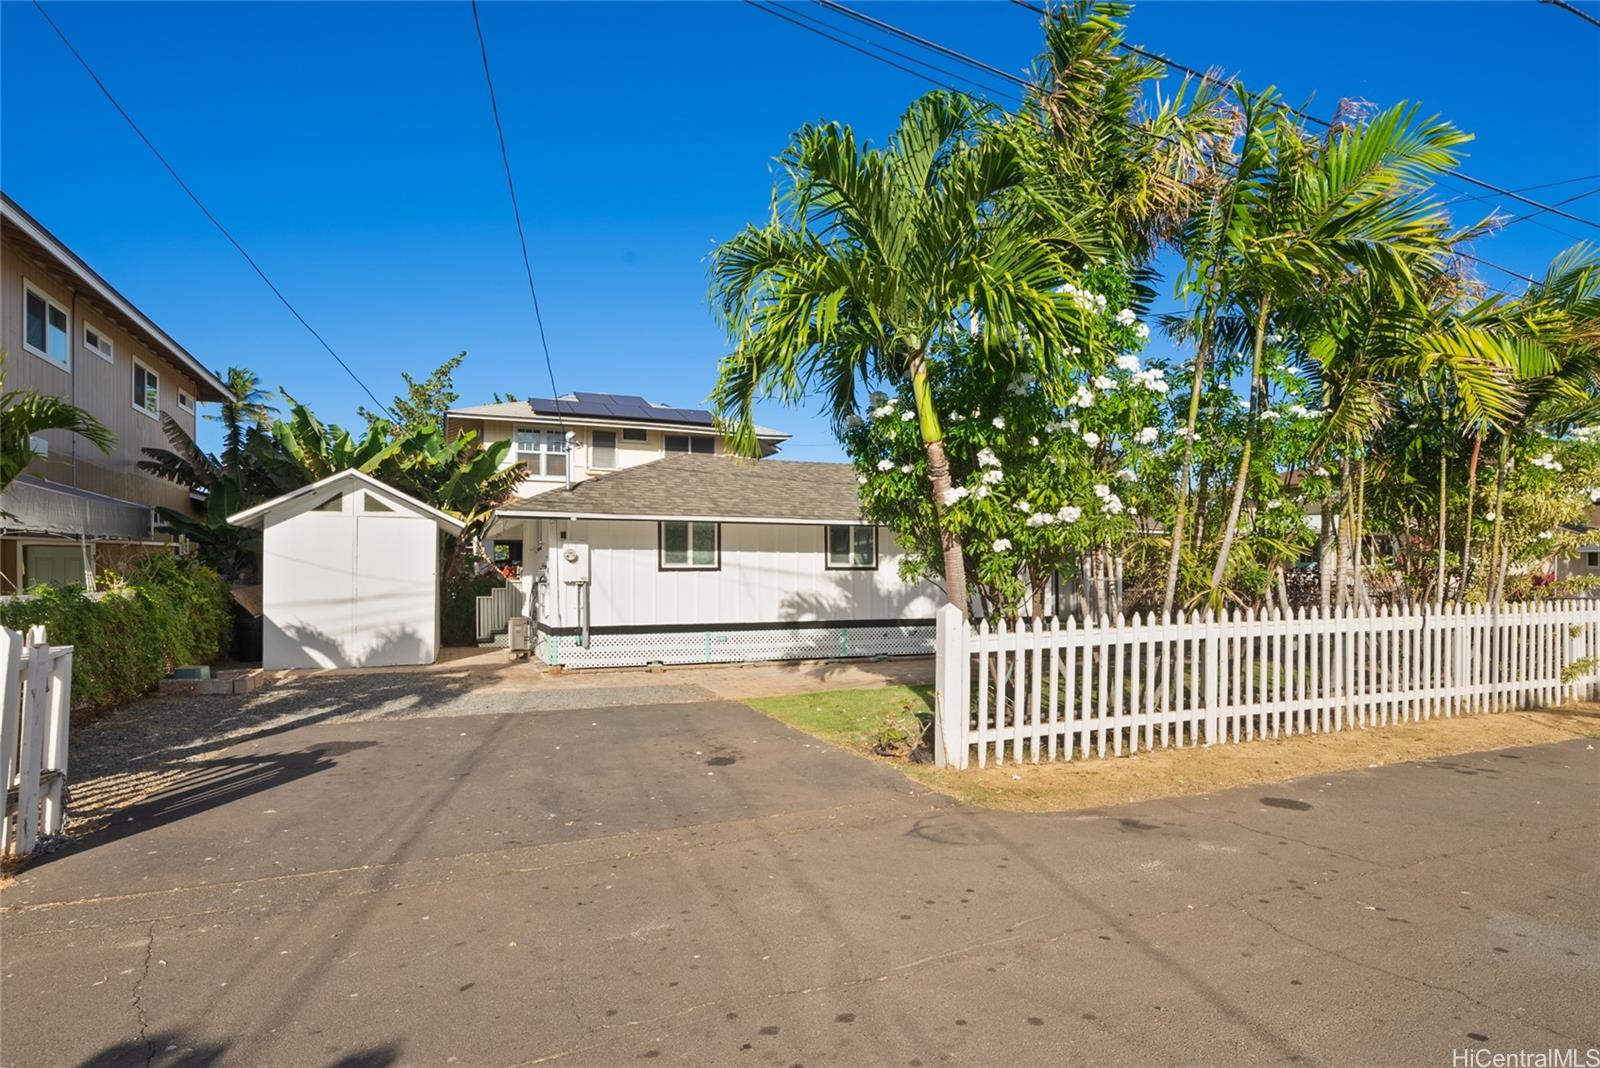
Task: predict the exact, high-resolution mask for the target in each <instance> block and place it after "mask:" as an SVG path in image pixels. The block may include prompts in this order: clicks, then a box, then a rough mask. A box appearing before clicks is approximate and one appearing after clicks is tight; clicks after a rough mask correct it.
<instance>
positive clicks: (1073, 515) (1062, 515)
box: [1056, 504, 1083, 523]
mask: <svg viewBox="0 0 1600 1068" xmlns="http://www.w3.org/2000/svg"><path fill="white" fill-rule="evenodd" d="M1081 515H1083V509H1082V508H1079V507H1078V506H1077V505H1075V504H1063V505H1062V506H1061V509H1060V511H1058V512H1056V518H1057V519H1059V520H1061V521H1062V522H1063V523H1076V522H1077V521H1078V518H1079V517H1080V516H1081Z"/></svg>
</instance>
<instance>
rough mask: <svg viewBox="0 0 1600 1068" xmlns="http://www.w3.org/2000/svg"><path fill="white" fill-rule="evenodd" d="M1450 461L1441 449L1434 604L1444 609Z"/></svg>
mask: <svg viewBox="0 0 1600 1068" xmlns="http://www.w3.org/2000/svg"><path fill="white" fill-rule="evenodd" d="M1449 471H1450V460H1449V457H1448V456H1447V455H1446V453H1445V451H1444V446H1443V445H1442V444H1441V445H1440V447H1439V536H1438V539H1437V541H1436V544H1437V546H1438V551H1439V563H1438V573H1437V574H1436V575H1435V576H1434V580H1433V604H1434V607H1436V608H1443V607H1444V542H1445V535H1446V533H1447V531H1448V524H1447V522H1446V519H1447V517H1448V515H1449V511H1448V502H1449V500H1450V480H1449Z"/></svg>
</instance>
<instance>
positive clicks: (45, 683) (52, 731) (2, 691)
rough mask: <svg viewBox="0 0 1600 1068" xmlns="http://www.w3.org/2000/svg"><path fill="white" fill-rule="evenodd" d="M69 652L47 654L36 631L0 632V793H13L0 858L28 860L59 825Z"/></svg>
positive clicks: (0, 822) (0, 829) (1, 829)
mask: <svg viewBox="0 0 1600 1068" xmlns="http://www.w3.org/2000/svg"><path fill="white" fill-rule="evenodd" d="M71 711H72V646H70V645H64V646H60V647H57V648H54V649H52V648H51V647H50V645H49V644H48V642H47V641H46V638H45V631H44V628H43V627H33V628H31V629H30V630H29V632H28V635H27V637H26V638H24V637H23V636H22V635H21V634H18V633H17V632H16V631H14V630H6V629H5V628H0V787H3V788H4V789H5V791H6V794H7V795H9V794H10V792H11V790H12V789H15V790H16V792H17V803H16V807H15V810H14V815H13V814H12V810H11V809H10V805H9V803H8V804H7V809H6V811H5V813H4V815H3V818H0V853H4V854H6V855H8V856H9V855H13V854H14V855H17V856H27V855H28V854H29V853H31V852H33V850H34V847H35V846H36V845H37V844H38V840H39V832H40V830H41V826H40V810H41V801H42V802H43V804H42V809H43V827H42V830H43V831H44V833H45V834H59V833H61V829H62V826H63V825H64V824H65V822H66V804H65V802H66V785H67V731H68V728H69V726H70V719H69V717H70V715H71Z"/></svg>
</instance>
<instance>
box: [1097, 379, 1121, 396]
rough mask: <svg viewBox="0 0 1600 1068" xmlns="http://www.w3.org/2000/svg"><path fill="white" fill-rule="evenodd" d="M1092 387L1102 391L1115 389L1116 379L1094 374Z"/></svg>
mask: <svg viewBox="0 0 1600 1068" xmlns="http://www.w3.org/2000/svg"><path fill="white" fill-rule="evenodd" d="M1094 388H1095V389H1098V390H1099V391H1100V392H1102V393H1104V392H1106V391H1107V390H1113V389H1116V388H1117V382H1116V379H1114V378H1107V377H1106V376H1105V375H1095V376H1094Z"/></svg>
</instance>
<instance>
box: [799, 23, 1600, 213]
mask: <svg viewBox="0 0 1600 1068" xmlns="http://www.w3.org/2000/svg"><path fill="white" fill-rule="evenodd" d="M818 2H819V3H822V2H827V3H829V4H830V5H832V4H833V0H818ZM1011 2H1012V3H1013V4H1016V5H1017V6H1018V7H1021V8H1026V9H1027V10H1029V11H1033V12H1036V13H1037V14H1040V15H1044V16H1045V17H1047V18H1048V17H1049V16H1050V11H1049V10H1048V9H1047V8H1044V7H1042V6H1040V5H1038V4H1035V3H1032V2H1031V0H1011ZM1549 2H1552V3H1555V2H1558V0H1549ZM834 6H842V5H834ZM1563 6H1565V5H1563ZM1121 47H1122V48H1123V49H1124V50H1126V51H1129V52H1132V53H1134V54H1136V55H1140V56H1143V57H1145V58H1146V59H1150V60H1154V61H1155V62H1157V63H1163V64H1165V65H1166V66H1168V67H1170V68H1172V69H1173V70H1179V71H1183V72H1184V73H1185V74H1188V75H1190V76H1192V77H1196V78H1200V79H1202V80H1203V81H1206V82H1208V83H1210V84H1212V85H1215V86H1218V87H1219V88H1223V89H1232V88H1235V87H1236V83H1235V82H1233V81H1230V80H1227V79H1223V78H1218V77H1217V76H1216V75H1214V74H1206V73H1204V72H1203V71H1197V70H1195V69H1194V68H1193V67H1186V66H1184V65H1183V64H1182V63H1178V62H1177V61H1175V60H1171V59H1168V58H1167V57H1166V56H1163V55H1160V54H1158V53H1155V52H1147V51H1145V50H1144V49H1142V48H1137V47H1135V46H1134V45H1130V44H1123V45H1122V46H1121ZM1290 110H1291V111H1294V113H1295V114H1296V115H1299V116H1300V117H1301V118H1303V119H1305V120H1306V121H1308V122H1312V123H1315V124H1316V125H1318V126H1321V127H1323V128H1325V129H1332V128H1333V123H1331V122H1329V121H1328V120H1327V119H1323V118H1318V117H1317V116H1315V115H1310V114H1307V113H1305V112H1303V111H1296V110H1295V109H1293V108H1291V109H1290ZM1450 177H1451V178H1453V179H1455V180H1457V181H1461V182H1466V183H1468V184H1469V185H1475V186H1477V187H1479V188H1480V189H1487V190H1489V191H1490V192H1493V193H1497V194H1499V195H1500V196H1504V197H1510V198H1511V199H1512V200H1516V201H1520V202H1521V203H1523V204H1526V205H1528V206H1529V207H1533V208H1539V209H1541V210H1543V211H1548V212H1550V213H1551V214H1553V215H1559V216H1561V217H1562V218H1564V219H1570V220H1572V221H1573V222H1579V223H1583V224H1584V225H1585V226H1592V227H1594V228H1595V229H1597V230H1600V222H1595V221H1594V220H1593V219H1585V218H1584V217H1583V216H1581V215H1573V214H1572V213H1571V212H1566V211H1562V210H1561V209H1560V208H1557V207H1555V206H1553V205H1550V204H1543V203H1540V202H1539V201H1537V200H1533V199H1531V198H1529V197H1525V196H1523V195H1522V194H1520V193H1518V192H1516V191H1515V190H1512V189H1506V188H1505V187H1504V186H1498V185H1495V184H1494V183H1493V182H1486V181H1484V180H1483V179H1482V178H1474V177H1473V176H1472V175H1470V174H1467V173H1466V172H1464V171H1452V172H1451V174H1450Z"/></svg>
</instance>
